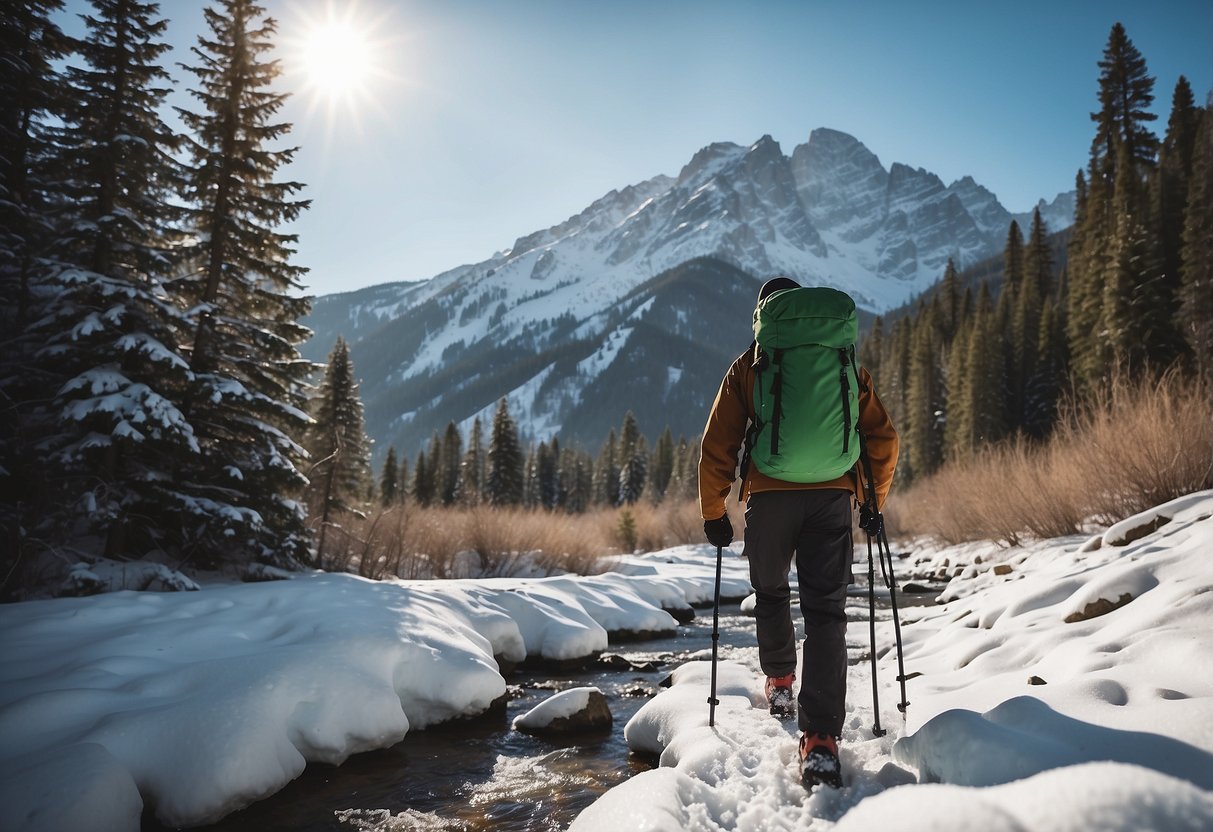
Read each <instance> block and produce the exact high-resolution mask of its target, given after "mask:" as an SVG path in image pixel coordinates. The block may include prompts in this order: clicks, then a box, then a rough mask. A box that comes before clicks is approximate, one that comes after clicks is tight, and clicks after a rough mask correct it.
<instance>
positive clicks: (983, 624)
mask: <svg viewBox="0 0 1213 832" xmlns="http://www.w3.org/2000/svg"><path fill="white" fill-rule="evenodd" d="M1211 515H1213V492H1200V493H1198V494H1194V495H1189V496H1188V497H1185V498H1182V499H1180V500H1176V501H1173V502H1172V503H1169V504H1167V505H1165V506H1160V507H1158V508H1157V509H1153V510H1151V511H1148V512H1144V513H1142V514H1140V515H1137V516H1135V517H1133V518H1128V519H1127V520H1126V521H1124V522H1122V523H1118V524H1116V526H1114V527H1113V528H1112V529H1109V530H1108V532H1106V533H1105V536H1106V537H1108V538H1109V539H1115V540H1124V535H1123V530H1124V529H1143V528H1148V529H1149V531H1148V532H1147V533H1146V534H1144V535H1143V536H1140V537H1139V538H1138V539H1136V540H1133V541H1129V542H1127V543H1124V544H1122V545H1121V546H1119V547H1117V548H1114V549H1110V547H1108V546H1104V547H1102V548H1099V549H1091V548H1090V547H1087V546H1084V545H1083V544H1084V543H1085V542H1086V538H1081V537H1075V538H1065V539H1059V540H1051V541H1039V542H1037V543H1035V544H1033V545H1031V546H1028V547H1025V548H1022V549H1000V548H998V547H997V546H995V545H993V544H978V545H974V544H967V545H965V546H959V547H952V548H948V549H938V550H931V549H925V550H919V551H916V552H914V555H915V561H914V571H915V574H926V575H930V574H936V573H938V571H939V570H941V569H944V568H951V569H953V570H955V571H956V572H958V574H957V575H956V577H954V578H952V580H951V582H950V583H949V585H948V587H947V589H946V590H945V591H944V592H943V593H942V594H941V596H940V598H941V600H944V601H945V603H941V604H939V605H937V606H931V607H908V608H903V610H902V613H903V615H902V618H903V627H902V632H903V636H904V641H905V663H906V669H907V672H908V673H909V674H911V675H913V677H914V678H911V679H910V680H909V682H908V698H909V699H910V702H911V705H910V707H909V709H908V712H907V716H906V719H905V721H904V722H903V721H902V719H901V717H900V715H898V714H897V713H896V711H895V710H894V707H893V704H895V703H896V702H897V701H898V698H899V696H898V689H897V686H896V682H895V676H896V672H897V671H896V667H897V665H896V655H895V651H894V650H893V649H891V648H892V644H891V642H892V632H891V631H892V626H891V622H889V621H883V622H880V623H879V624H878V657H879V663H880V665H881V668H880V683H881V690H880V702H881V705H882V708H881V722H882V724H883V726H884V727H885V728H886V729H888V731H889V733H888V734H887V735H886V736H883V737H876V736H874V735H873V732H872V730H871V726H872V724H873V719H872V716H873V715H872V711H871V705H870V701H871V700H870V694H869V693H868V691H869V690H870V685H871V676H870V673H869V671H868V665H867V663H866V662H860V663H858V664H856V665H854V666H852V668H851V670H850V685H849V688H850V701H849V702H848V705H847V707H848V718H847V722H846V723H845V726H844V730H843V736H842V743H841V745H840V753H841V757H842V763H843V767H844V787H843V788H842V789H841V790H838V791H835V790H831V789H826V788H818V789H816V790H814V791H813V792H811V793H807V792H806V791H805V790H804V789H803V787H801V785H800V784H799V782H798V780H797V776H796V740H795V737H796V731H795V728H794V725H792V724H791V723H788V724H786V725H785V724H783V723H780V722H778V721H776V720H774V719H772V718H771V717H769V716H768V715H767V714H766V713H765V712H764V710H762V709H761V708H759V707H751V706H750V703H751V702H752V701H756V704H758V705H760V704H761V697H760V696H758V697H756V694H757V693H758V691H757V679H756V671H755V662H754V657H753V656H752V655H749V654H745V653H741V654H738V655H736V656H731V657H728V658H729V660H727V661H724V662H722V663H721V666H720V669H719V673H720V680H719V681H718V689H719V690H720V694H721V695H720V696H719V699H720V705H719V706H718V707H717V709H716V727H715V729H711V728H709V727H708V725H707V721H708V713H707V711H708V709H707V706H706V705H705V704H704V702H705V700H706V698H707V690H708V682H707V678H708V677H707V670H708V664H707V663H706V662H697V663H693V664H691V665H686V666H684V668H682V669H681V670H680V671H679V672H678V673H675V674H674V675H673V677H672V682H673V684H672V686H671V687H670V688H669V689H668V690H665V691H663V692H662V693H660V694H658V695H657V696H656V697H654V699H652V700H651V701H650V702H648V703H647V704H646V705H645V706H644V707H643V708H641V710H640V711H638V712H637V713H636V715H635V716H634V717H633V718H632V720H631V721H630V722H629V723H628V725H627V726H626V728H625V736H626V737H627V739H628V743H629V746H630V747H631V748H632V749H633V750H635V751H639V752H645V753H650V754H659V755H660V762H661V768H659V769H656V770H653V771H649V772H644V773H641V774H639V775H637V776H635V777H633V778H632V779H631V780H628V781H626V782H625V783H623V784H622V785H620V786H617V787H615V788H614V789H612V790H611V791H609V792H607V794H606V795H604V796H603V797H602V798H601V799H599V800H598V801H597V802H596V803H595V804H593V805H592V806H591V807H590V808H589V809H587V810H586V811H585V812H583V813H582V814H581V815H580V816H579V817H578V819H577V820H576V822H575V823H574V824H573V826H572V830H575V832H587V830H588V831H589V832H594V830H608V829H618V828H621V827H623V828H636V829H644V830H666V829H669V830H674V829H693V830H718V829H759V828H779V829H830V828H837V829H839V830H864V829H880V828H895V829H910V830H938V829H957V830H960V829H974V828H983V829H988V830H1029V829H1030V830H1033V832H1040V831H1041V830H1079V829H1105V830H1108V829H1111V830H1137V829H1167V830H1171V829H1181V830H1189V829H1190V830H1197V829H1209V828H1213V676H1211V675H1210V674H1209V671H1208V668H1209V666H1210V660H1213V628H1211V627H1210V623H1211V622H1213V561H1211V560H1210V559H1209V558H1208V552H1209V550H1210V548H1211V547H1213V520H1211V519H1210V517H1211ZM1160 517H1163V518H1169V519H1168V520H1167V522H1165V523H1161V521H1160V520H1159V519H1158V518H1160ZM906 567H907V564H906V562H905V561H904V560H903V561H899V562H898V569H899V570H901V571H903V572H904V571H905V570H906ZM901 577H902V578H903V580H904V579H905V578H906V575H904V574H903V575H901ZM1124 596H1128V598H1127V600H1124V601H1123V604H1122V605H1121V606H1118V607H1115V606H1114V607H1110V608H1105V611H1103V612H1102V613H1101V614H1097V615H1095V616H1094V617H1086V618H1080V619H1075V618H1071V620H1070V621H1069V622H1067V620H1066V619H1067V618H1070V617H1071V616H1072V615H1073V614H1074V613H1075V612H1081V611H1083V610H1086V609H1087V607H1088V605H1089V604H1090V603H1092V601H1094V600H1099V599H1103V600H1106V601H1108V602H1120V601H1122V599H1123V598H1124ZM903 597H904V596H903ZM1097 612H1098V611H1097ZM857 619H858V621H860V622H861V621H862V620H863V611H862V610H861V609H852V611H851V621H852V632H851V636H850V639H851V641H852V645H851V647H852V650H854V649H855V648H856V646H857V642H858V640H859V639H861V638H862V637H863V635H866V633H863V634H861V633H858V632H857V630H859V629H866V628H862V627H859V628H857V627H856V626H855V624H856V623H857ZM860 649H862V648H860ZM747 696H748V697H749V700H748V701H747Z"/></svg>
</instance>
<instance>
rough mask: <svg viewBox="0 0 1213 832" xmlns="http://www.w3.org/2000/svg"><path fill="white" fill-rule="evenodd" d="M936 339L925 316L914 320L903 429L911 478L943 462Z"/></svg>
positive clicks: (940, 371)
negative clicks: (906, 410)
mask: <svg viewBox="0 0 1213 832" xmlns="http://www.w3.org/2000/svg"><path fill="white" fill-rule="evenodd" d="M937 338H938V336H937V335H936V333H935V332H934V329H933V327H932V326H931V324H930V320H929V318H919V319H918V320H917V321H916V322H915V325H914V351H913V354H912V356H911V364H910V392H909V401H908V407H909V410H908V416H909V419H908V422H909V429H908V430H907V432H906V433H907V436H906V445H907V446H908V451H909V454H908V456H909V464H910V470H911V471H912V472H913V473H912V476H913V477H914V478H915V479H919V478H922V477H927V476H929V475H931V474H932V473H933V472H934V471H935V469H937V468H938V467H939V465H940V463H941V462H942V461H943V433H944V413H945V408H946V401H945V399H944V396H945V395H946V392H945V390H944V386H943V369H942V367H941V366H940V361H939V356H938V352H937V347H936V341H937Z"/></svg>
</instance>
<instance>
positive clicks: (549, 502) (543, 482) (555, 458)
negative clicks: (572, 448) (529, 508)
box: [535, 436, 560, 511]
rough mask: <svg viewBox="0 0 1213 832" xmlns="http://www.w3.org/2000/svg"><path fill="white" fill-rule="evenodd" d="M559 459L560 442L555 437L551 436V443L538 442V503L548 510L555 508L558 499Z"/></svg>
mask: <svg viewBox="0 0 1213 832" xmlns="http://www.w3.org/2000/svg"><path fill="white" fill-rule="evenodd" d="M559 460H560V442H559V440H558V439H557V438H556V437H554V436H553V437H552V441H551V443H546V442H540V443H539V450H538V458H537V460H536V471H535V473H536V476H535V483H536V486H537V487H538V495H537V496H538V503H539V505H540V506H541V507H542V508H546V509H548V510H549V511H550V510H552V509H554V508H556V504H557V503H558V502H559V500H560V480H559V471H558V469H559Z"/></svg>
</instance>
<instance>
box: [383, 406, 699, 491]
mask: <svg viewBox="0 0 1213 832" xmlns="http://www.w3.org/2000/svg"><path fill="white" fill-rule="evenodd" d="M698 465H699V443H698V441H697V440H690V441H688V440H687V439H686V437H679V438H678V439H677V440H675V439H674V437H673V434H672V433H671V431H670V429H669V427H667V428H666V429H665V430H664V431H663V432H662V433H661V435H660V436H659V437H658V438H657V441H656V443H654V444H653V446H652V448H651V449H650V447H649V443H648V440H647V439H646V438H645V437H644V436H643V435H642V434H641V433H640V429H639V426H638V424H637V422H636V418H635V416H633V415H632V413H631V412H630V411H629V412H628V413H627V414H625V415H624V418H623V424H622V425H621V427H620V431H619V433H618V435H617V434H616V432H615V430H614V429H613V428H612V429H611V431H610V432H609V434H608V436H607V438H606V440H605V441H604V442H603V444H602V446H601V447H600V449H599V451H598V453H597V455H596V456H595V455H591V453H590V452H588V451H586V450H583V449H581V448H576V447H562V446H561V443H560V439H559V437H552V438H551V439H550V440H545V441H542V442H539V443H538V444H537V445H531V446H530V447H529V448H527V449H526V451H525V452H524V451H523V448H522V445H521V443H520V440H519V436H518V428H517V426H516V424H515V422H514V419H513V417H512V416H511V415H510V412H509V406H508V403H507V401H506V400H505V399H504V398H503V399H501V400H500V401H499V402H498V403H497V410H496V412H495V413H494V414H493V419H492V422H491V424H490V427H489V439H488V442H487V445H486V444H485V440H484V427H483V425H482V424H481V421H480V418H479V417H477V418H476V419H474V420H473V422H472V427H471V429H470V431H469V432H468V436H467V440H466V442H465V440H464V438H463V435H462V434H461V432H460V431H459V428H458V427H457V426H456V425H455V424H454V423H453V422H452V423H450V424H448V425H447V427H446V429H445V430H444V431H443V432H442V433H441V434H439V433H438V432H437V431H435V432H434V434H433V435H432V436H431V438H430V442H429V444H428V446H427V447H426V448H424V449H423V450H420V451H418V452H417V455H416V457H415V458H414V460H413V461H412V463H411V465H410V462H409V460H408V459H407V458H405V459H400V458H399V457H398V456H397V453H396V448H395V447H394V446H393V447H391V448H389V449H388V452H387V456H386V459H385V460H384V463H383V467H382V469H381V471H380V474H379V480H378V489H377V495H376V496H377V499H378V501H379V502H380V503H381V504H382V505H384V506H391V505H401V504H406V503H409V502H411V503H413V504H416V505H422V506H469V505H489V506H501V507H524V508H543V509H550V510H553V511H566V512H570V513H580V512H584V511H588V510H591V509H593V508H600V507H617V506H623V505H631V504H634V503H637V502H640V501H641V500H647V501H649V502H652V503H659V502H661V501H662V500H665V499H692V498H694V497H695V496H696V495H697V494H698V491H697V488H698V485H697V483H698V479H697V476H698V475H697V470H698Z"/></svg>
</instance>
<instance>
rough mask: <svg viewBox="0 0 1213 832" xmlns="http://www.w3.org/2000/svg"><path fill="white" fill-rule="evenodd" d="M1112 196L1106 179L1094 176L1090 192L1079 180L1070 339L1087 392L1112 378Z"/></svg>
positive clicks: (1079, 379)
mask: <svg viewBox="0 0 1213 832" xmlns="http://www.w3.org/2000/svg"><path fill="white" fill-rule="evenodd" d="M1092 165H1094V162H1092ZM1106 190H1107V189H1106V187H1105V185H1104V180H1103V178H1102V177H1100V176H1098V175H1097V174H1095V173H1094V172H1093V173H1092V177H1091V181H1090V187H1089V188H1088V185H1087V180H1086V178H1085V177H1084V176H1083V175H1082V174H1081V173H1079V174H1078V177H1077V180H1076V193H1077V200H1076V210H1075V215H1074V232H1073V236H1072V237H1071V240H1070V248H1069V268H1068V272H1069V286H1070V289H1069V292H1068V294H1067V309H1066V321H1067V326H1066V335H1067V343H1068V344H1069V352H1070V356H1071V366H1072V369H1073V372H1074V380H1075V384H1076V386H1077V387H1078V389H1079V390H1081V391H1084V392H1086V391H1090V390H1093V389H1095V388H1096V387H1097V386H1098V385H1099V384H1100V383H1102V380H1103V378H1104V376H1105V375H1106V372H1107V358H1106V355H1105V354H1104V350H1103V348H1102V346H1101V339H1100V324H1101V321H1100V319H1101V317H1102V315H1103V276H1104V274H1105V272H1106V265H1105V264H1106V262H1107V246H1106V240H1107V239H1108V238H1109V237H1110V232H1109V230H1108V228H1109V220H1108V216H1109V213H1110V200H1109V199H1107V198H1106V196H1105V192H1106Z"/></svg>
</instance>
